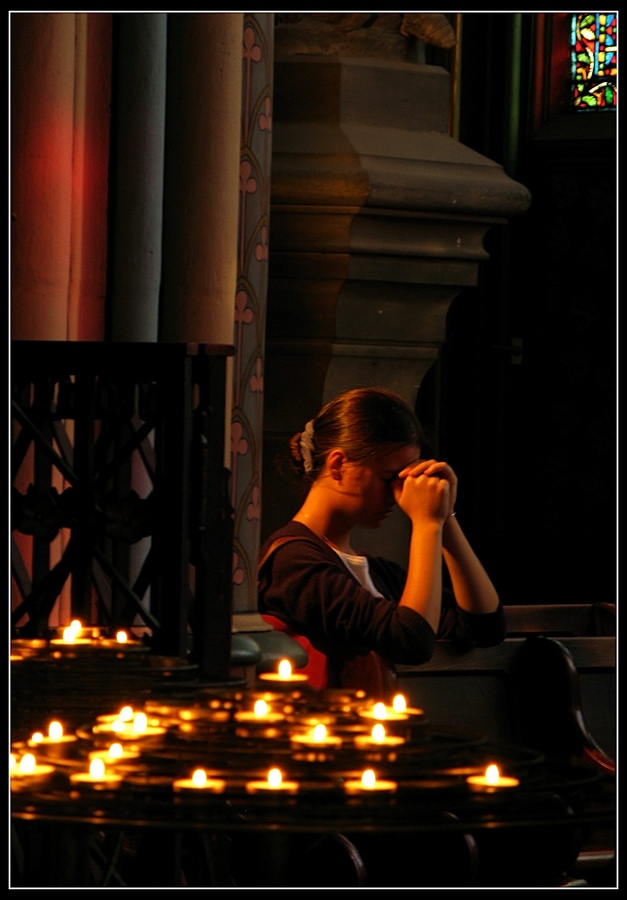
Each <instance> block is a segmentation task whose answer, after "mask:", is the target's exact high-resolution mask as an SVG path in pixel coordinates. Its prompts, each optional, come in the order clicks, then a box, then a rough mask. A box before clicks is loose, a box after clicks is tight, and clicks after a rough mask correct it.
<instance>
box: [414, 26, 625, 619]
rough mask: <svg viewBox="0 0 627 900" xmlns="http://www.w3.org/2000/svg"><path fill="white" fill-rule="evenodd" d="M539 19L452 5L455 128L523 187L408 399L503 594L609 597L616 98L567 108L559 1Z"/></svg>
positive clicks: (584, 599)
mask: <svg viewBox="0 0 627 900" xmlns="http://www.w3.org/2000/svg"><path fill="white" fill-rule="evenodd" d="M545 19H546V20H547V22H546V23H545V25H546V29H547V30H546V31H545V33H544V35H539V34H538V23H537V20H538V17H537V16H534V15H531V14H526V13H523V14H521V15H520V16H518V17H517V16H514V15H506V14H503V13H495V14H490V13H476V14H473V13H465V14H464V16H463V44H462V46H463V52H462V60H461V77H460V119H459V139H460V141H461V142H462V143H464V144H466V145H467V146H469V147H471V148H472V149H474V150H476V151H477V152H479V153H482V154H484V155H485V156H487V157H489V158H490V159H492V160H494V161H495V162H498V163H500V164H501V165H503V167H504V168H505V171H506V172H507V174H508V175H510V176H511V177H512V178H514V179H516V180H517V181H519V182H522V183H523V184H524V185H525V186H526V187H527V188H528V189H529V190H530V192H531V196H532V203H531V207H530V209H529V211H528V212H527V213H525V214H524V215H522V216H520V217H519V218H518V219H515V220H512V221H511V222H510V223H508V224H507V225H503V226H495V227H493V228H492V229H491V230H490V231H489V232H488V234H487V237H486V241H485V247H486V249H487V250H488V252H489V254H490V259H489V261H487V262H485V263H482V265H481V269H480V276H479V284H478V286H477V287H476V288H470V289H467V290H466V291H464V292H463V293H462V294H460V295H459V296H458V297H457V298H456V299H455V301H454V302H453V303H452V304H451V307H450V310H449V314H448V320H447V340H446V343H445V345H444V346H443V348H442V352H441V356H440V360H439V363H438V365H437V366H436V367H435V368H434V370H432V372H430V373H429V376H428V377H427V378H426V379H425V381H424V382H423V386H422V387H421V392H420V396H419V398H418V411H419V413H420V415H421V416H422V417H423V419H425V421H426V423H427V424H428V426H430V427H431V428H432V429H433V431H434V434H435V435H437V437H436V442H437V443H438V448H437V449H438V453H439V455H440V456H441V457H442V458H445V459H447V460H448V461H449V462H451V463H452V464H453V466H454V467H455V469H456V471H457V473H458V475H459V479H460V494H459V502H458V512H459V515H460V517H463V516H464V510H468V511H470V512H471V514H470V515H469V516H468V519H467V520H464V528H465V530H466V531H467V533H468V534H469V536H470V538H471V541H472V543H473V545H474V546H475V548H476V549H477V551H478V553H479V555H480V558H481V559H482V560H483V561H484V563H485V564H486V567H487V568H488V569H489V571H490V573H491V575H492V576H493V578H494V580H495V582H496V584H497V588H498V589H499V591H500V593H501V596H502V597H503V599H504V601H505V602H508V603H592V602H610V603H614V602H616V581H617V577H616V576H617V572H616V566H617V494H616V492H617V455H616V425H617V352H616V351H617V345H616V339H617V277H616V276H617V258H616V257H617V255H616V249H617V247H616V240H617V227H616V226H617V207H616V184H617V171H616V150H617V144H616V114H615V113H614V112H610V111H605V112H581V113H570V112H569V110H568V85H567V84H566V85H565V86H564V84H562V85H561V86H560V85H559V84H557V82H556V68H558V66H556V65H555V63H554V62H551V61H552V60H553V61H554V60H555V58H556V54H557V53H558V52H559V40H560V38H559V36H558V35H556V34H555V33H553V34H552V33H551V28H553V30H554V32H555V29H556V28H557V26H559V24H560V22H559V17H558V16H551V15H548V14H547V15H546V16H545ZM517 29H518V31H517ZM517 34H518V35H519V37H518V39H517V38H516V35H517ZM538 59H542V60H543V63H542V64H541V65H540V67H538V64H537V60H538ZM434 61H435V62H437V61H438V60H437V59H435V60H434ZM537 71H540V73H541V74H540V76H539V78H540V81H541V82H542V84H541V85H540V96H541V97H542V98H543V99H542V115H541V116H540V118H538V108H537V104H538V100H537V98H538V96H539V95H538V80H537V79H538V76H536V80H535V81H534V72H537ZM558 74H559V73H558ZM512 79H514V80H517V81H518V84H519V93H518V94H517V96H519V97H520V103H519V107H518V109H517V110H516V109H515V108H513V106H512V100H511V97H512V93H511V84H512ZM551 79H553V80H552V82H551ZM562 81H563V79H562ZM517 345H521V352H520V350H518V351H516V352H515V353H514V354H513V353H512V349H514V350H516V346H517Z"/></svg>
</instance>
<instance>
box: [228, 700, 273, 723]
mask: <svg viewBox="0 0 627 900" xmlns="http://www.w3.org/2000/svg"><path fill="white" fill-rule="evenodd" d="M235 718H236V719H237V721H238V722H258V723H260V724H269V723H276V722H282V721H283V719H284V718H285V716H284V715H283V713H281V712H276V711H275V710H273V709H271V707H270V705H269V704H268V702H267V701H266V700H264V699H263V698H259V699H258V700H255V704H254V706H253V708H252V709H242V710H239V711H238V712H236V713H235Z"/></svg>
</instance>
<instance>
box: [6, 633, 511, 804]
mask: <svg viewBox="0 0 627 900" xmlns="http://www.w3.org/2000/svg"><path fill="white" fill-rule="evenodd" d="M78 635H79V631H78V629H76V627H74V630H73V632H68V633H67V635H65V634H64V637H63V638H62V639H61V640H64V641H67V642H68V643H73V642H75V641H76V640H80V637H79V636H78ZM259 681H260V684H261V686H262V687H268V688H269V689H270V688H271V689H272V690H273V691H279V693H278V694H276V693H274V694H273V693H272V692H271V691H270V692H269V693H267V694H266V696H257V697H256V699H255V702H254V703H253V704H252V706H248V707H247V708H235V709H232V708H229V706H231V704H226V706H221V705H220V704H219V703H218V704H214V705H213V706H211V707H210V706H207V707H206V708H203V707H202V706H201V707H195V708H185V707H183V708H181V709H179V710H178V711H177V721H178V726H177V727H180V728H182V729H183V731H185V729H186V728H193V725H194V722H195V721H197V720H201V721H202V719H203V716H205V717H207V718H208V719H209V720H210V721H212V722H213V723H215V724H219V723H220V722H222V723H226V722H230V721H231V719H232V720H233V721H234V723H235V726H236V729H237V728H239V729H240V731H239V732H238V731H237V730H236V734H239V735H240V736H243V737H251V736H254V737H255V738H261V739H264V737H265V738H266V739H270V740H272V739H273V738H275V737H276V736H277V735H278V732H277V731H276V727H277V726H279V725H280V724H281V723H284V722H285V719H286V713H285V702H276V699H277V697H278V698H279V699H281V700H282V701H285V700H286V698H287V699H288V700H289V698H290V697H291V696H292V695H291V694H290V693H287V692H290V691H293V690H294V689H298V688H300V687H303V686H305V685H306V676H304V675H302V673H298V672H293V671H292V669H291V665H290V663H289V661H288V660H282V661H281V662H280V664H279V666H278V669H277V671H276V672H270V673H265V674H262V675H260V676H259ZM281 690H283V691H284V693H283V694H281V693H280V692H281ZM296 696H298V694H296ZM273 701H275V702H273ZM287 705H288V708H289V702H288V704H287ZM354 712H355V715H356V717H357V720H358V722H359V723H360V727H359V728H358V729H357V733H353V732H351V733H350V735H349V738H348V741H349V742H350V746H351V747H353V748H355V749H356V750H357V752H358V753H359V752H360V751H367V750H372V749H379V750H386V751H390V755H389V756H388V757H387V760H390V759H391V760H393V759H394V758H395V757H394V751H395V749H398V748H401V747H402V746H403V745H404V744H405V743H406V741H407V738H406V736H404V735H403V734H399V733H395V731H394V726H395V725H399V724H404V723H410V724H411V723H412V722H413V723H420V722H421V720H423V719H424V713H423V711H422V710H420V709H412V708H408V707H407V704H406V701H405V698H404V697H403V695H402V694H399V695H397V696H396V697H395V698H394V700H393V702H392V703H391V704H390V705H386V704H384V703H382V702H377V703H373V702H372V701H368V698H367V697H365V695H364V696H363V697H362V698H361V701H360V703H359V704H358V705H357V706H356V707H355V710H354ZM332 724H333V717H332V716H324V715H320V716H315V715H313V716H307V717H304V718H303V719H302V720H301V721H299V722H297V723H296V725H295V726H294V727H293V728H292V730H291V731H290V733H289V744H290V746H291V747H292V748H293V750H295V751H305V752H307V751H311V752H312V755H311V756H309V757H305V758H310V759H313V760H318V761H320V760H324V759H326V758H328V757H327V756H325V753H330V754H332V753H333V751H335V750H339V749H340V748H342V747H343V746H344V747H346V744H347V738H346V736H345V735H340V734H338V733H334V732H333V730H332V728H331V730H330V727H331V726H332ZM386 725H387V726H388V727H387V728H386ZM168 727H169V723H168V719H167V717H159V716H155V715H150V714H148V713H147V712H145V711H143V710H140V711H136V710H134V709H133V707H132V706H130V705H128V706H125V707H122V708H121V709H120V710H119V711H118V712H117V713H114V714H106V715H100V716H98V717H97V719H96V722H95V724H94V725H93V727H92V728H91V731H90V736H91V738H92V740H93V741H95V742H96V743H97V744H98V745H99V746H97V747H96V748H95V749H92V750H91V751H90V752H89V753H88V760H89V767H88V768H87V769H86V770H85V771H73V772H71V774H70V775H69V779H70V783H71V785H72V786H73V787H75V788H77V789H80V788H88V789H89V788H91V789H103V788H104V789H106V788H116V787H118V786H120V785H121V784H123V781H124V772H123V771H121V770H120V766H121V765H123V764H128V763H129V762H130V761H133V760H140V759H141V755H142V747H144V746H146V744H147V742H150V740H151V739H159V738H160V737H162V736H164V735H166V732H167V731H168ZM390 727H391V729H392V730H391V731H390V730H389V728H390ZM250 729H252V731H251V730H250ZM79 744H80V740H79V736H78V735H77V734H65V733H64V731H63V727H62V725H61V723H60V722H53V723H51V724H50V725H49V727H48V733H47V735H44V734H43V733H41V732H39V733H34V734H33V735H32V736H31V738H30V739H29V740H28V741H26V742H24V743H23V744H20V745H17V746H15V747H14V748H12V751H13V752H12V753H11V785H12V788H13V787H15V789H19V790H24V789H28V787H29V785H33V786H35V785H38V784H40V783H41V781H42V779H44V780H45V779H46V778H47V777H49V776H52V774H53V773H54V772H55V760H56V761H59V760H61V759H66V758H68V757H72V756H73V755H75V754H76V753H77V752H78V747H79ZM38 755H39V756H40V757H41V756H43V757H44V759H45V762H43V763H42V762H41V761H38V760H37V756H38ZM387 774H389V773H387ZM465 780H466V783H467V785H468V787H469V788H470V789H471V790H473V791H483V792H487V793H493V792H497V791H504V790H508V789H511V788H513V787H516V786H517V785H518V784H519V779H517V778H514V777H511V776H508V775H504V774H502V773H501V772H500V770H499V767H498V765H497V764H496V763H495V762H492V763H490V764H489V765H488V766H487V767H486V768H485V770H483V771H481V772H479V771H475V772H473V773H472V774H470V775H467V776H466V779H465ZM227 787H228V785H227V780H226V778H224V777H213V776H212V775H211V774H210V772H208V771H207V770H206V769H205V768H203V767H201V766H195V767H193V768H192V769H191V772H190V773H189V776H188V777H182V778H180V777H179V778H174V779H173V782H172V788H173V790H174V791H175V792H177V793H181V792H195V793H199V792H213V793H222V792H224V791H225V790H226V789H227ZM245 788H246V791H247V792H248V793H250V794H254V793H272V794H274V795H277V794H280V793H284V794H295V793H297V792H298V790H299V784H298V782H297V781H295V780H293V779H290V778H285V777H284V775H283V772H282V771H281V769H280V768H279V767H278V766H276V765H272V766H271V767H270V768H269V770H268V772H267V776H266V778H265V779H258V778H255V779H249V780H248V781H247V782H246V784H245ZM343 789H344V791H345V793H347V794H349V795H356V794H357V795H359V794H361V795H372V794H378V795H380V794H382V793H387V794H391V793H394V792H395V791H396V789H397V782H396V781H393V780H391V779H390V778H380V777H378V775H377V773H376V771H375V769H374V768H373V767H371V766H370V765H366V767H365V768H364V769H363V772H362V774H361V776H360V777H359V778H344V779H343Z"/></svg>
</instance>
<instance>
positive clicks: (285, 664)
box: [259, 659, 309, 686]
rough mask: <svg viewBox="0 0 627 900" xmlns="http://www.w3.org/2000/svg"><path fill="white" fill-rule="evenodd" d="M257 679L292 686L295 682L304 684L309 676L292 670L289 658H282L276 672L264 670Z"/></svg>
mask: <svg viewBox="0 0 627 900" xmlns="http://www.w3.org/2000/svg"><path fill="white" fill-rule="evenodd" d="M259 680H260V681H270V682H272V684H276V685H288V686H294V685H296V684H299V685H301V684H304V683H305V682H307V681H309V677H308V676H307V675H304V674H303V673H302V672H293V671H292V664H291V662H290V661H289V659H282V660H281V661H280V662H279V665H278V667H277V671H276V672H264V673H263V674H262V675H260V676H259Z"/></svg>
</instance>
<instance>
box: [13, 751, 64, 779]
mask: <svg viewBox="0 0 627 900" xmlns="http://www.w3.org/2000/svg"><path fill="white" fill-rule="evenodd" d="M53 772H54V766H50V765H46V764H42V763H38V762H37V760H36V759H35V755H34V754H33V753H25V754H24V755H23V756H22V757H21V758H20V759H19V761H18V759H17V757H16V756H15V755H14V754H13V753H12V754H11V784H12V786H13V785H14V784H17V785H19V786H24V785H27V784H34V783H36V782H38V781H41V780H42V779H45V778H47V777H48V776H49V775H52V773H53Z"/></svg>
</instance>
